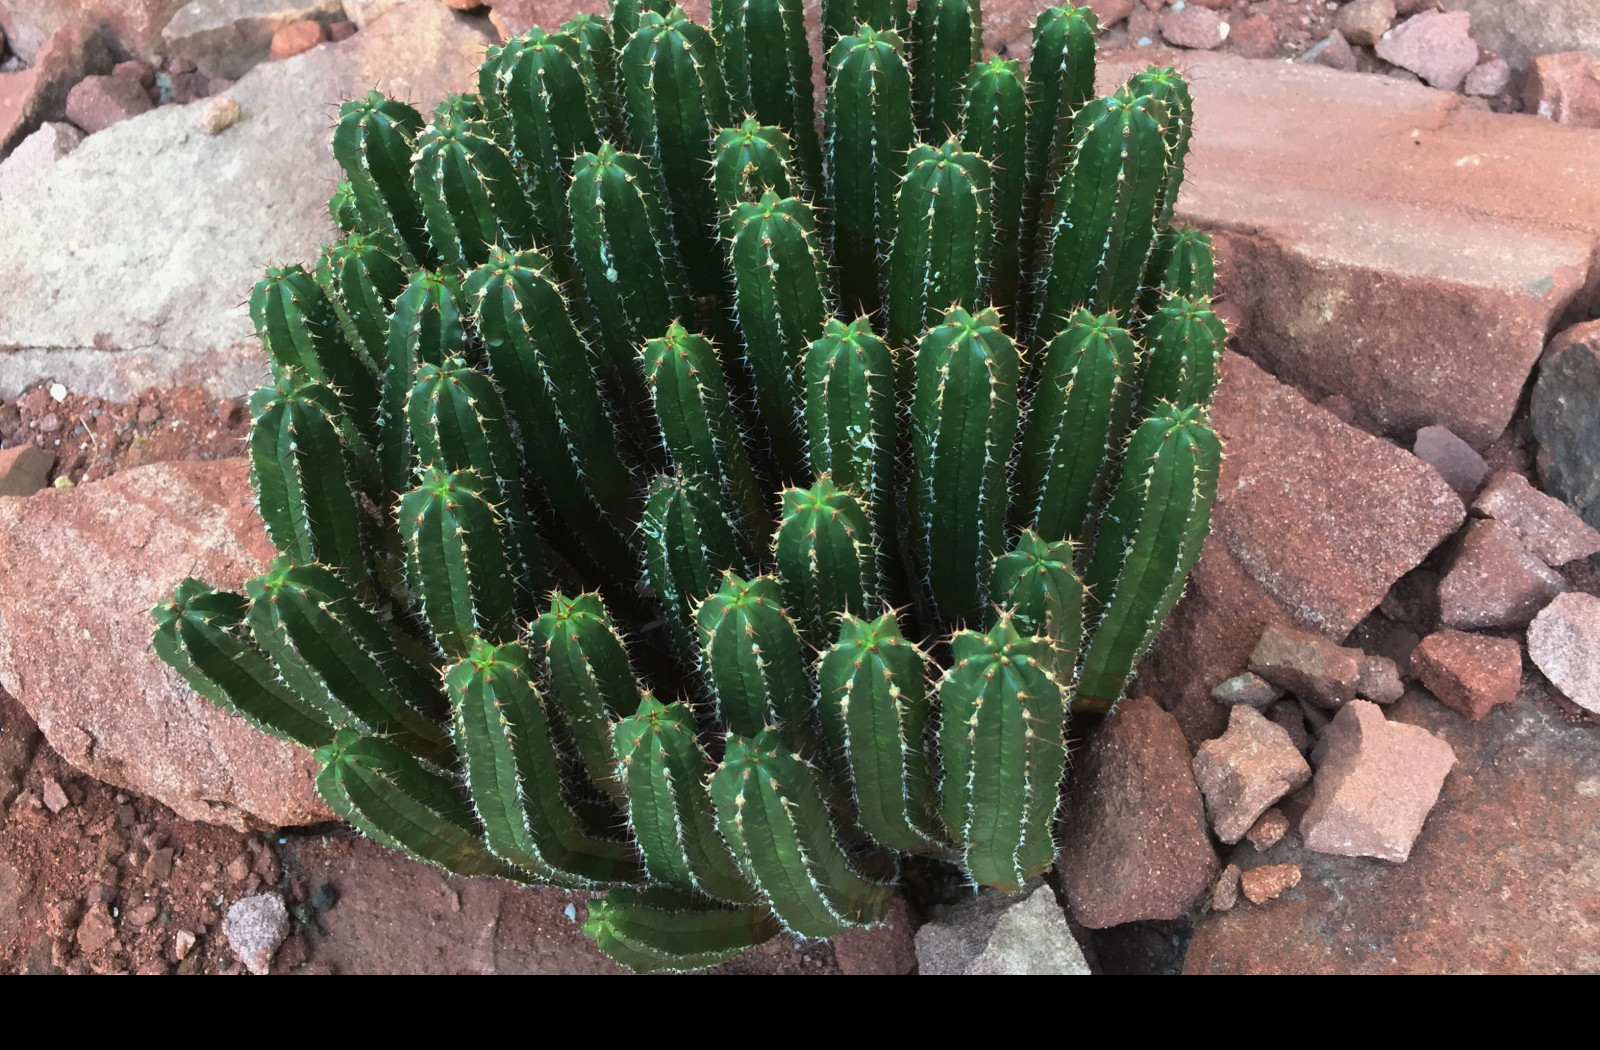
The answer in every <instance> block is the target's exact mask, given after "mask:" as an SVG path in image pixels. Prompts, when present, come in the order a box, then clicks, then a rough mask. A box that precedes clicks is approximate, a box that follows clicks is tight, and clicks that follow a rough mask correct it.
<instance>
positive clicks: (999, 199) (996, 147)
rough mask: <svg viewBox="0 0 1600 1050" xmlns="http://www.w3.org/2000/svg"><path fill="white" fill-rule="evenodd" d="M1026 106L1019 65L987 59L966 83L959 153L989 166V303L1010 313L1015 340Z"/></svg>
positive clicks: (1025, 175)
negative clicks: (985, 160) (985, 161)
mask: <svg viewBox="0 0 1600 1050" xmlns="http://www.w3.org/2000/svg"><path fill="white" fill-rule="evenodd" d="M1027 112H1028V100H1027V94H1026V92H1025V90H1024V88H1023V83H1022V75H1021V73H1020V64H1019V63H1018V62H1017V61H1016V60H1015V59H1009V60H1008V59H1001V58H991V59H989V60H988V61H987V62H983V63H980V64H978V65H975V66H973V67H972V74H971V76H970V77H969V79H968V83H967V95H966V118H965V121H966V125H965V126H966V130H965V132H964V133H963V137H962V141H961V148H962V149H963V150H965V151H966V152H967V153H971V154H976V155H978V156H980V157H986V158H988V160H989V213H990V216H991V218H992V220H993V222H992V225H993V227H994V248H993V250H992V256H991V258H992V261H991V262H990V265H989V297H990V299H991V300H992V301H994V302H996V303H999V304H1002V307H1003V308H1004V309H1005V310H1006V311H1009V312H1008V313H1007V314H1006V315H1005V322H1006V325H1007V331H1010V332H1012V333H1013V334H1015V332H1016V326H1017V323H1018V321H1019V320H1020V317H1019V316H1018V309H1019V307H1018V305H1017V303H1018V296H1019V295H1020V293H1021V289H1022V254H1021V245H1020V243H1019V241H1018V238H1019V236H1020V234H1021V229H1022V215H1023V200H1024V198H1025V197H1026V195H1027V190H1028V172H1027V156H1028V121H1027Z"/></svg>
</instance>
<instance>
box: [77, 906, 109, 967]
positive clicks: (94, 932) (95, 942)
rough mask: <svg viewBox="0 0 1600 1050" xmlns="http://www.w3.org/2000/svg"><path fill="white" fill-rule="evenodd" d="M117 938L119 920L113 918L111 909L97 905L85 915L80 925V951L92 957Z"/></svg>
mask: <svg viewBox="0 0 1600 1050" xmlns="http://www.w3.org/2000/svg"><path fill="white" fill-rule="evenodd" d="M116 936H117V920H115V919H113V918H112V917H111V909H110V908H108V907H107V906H106V905H104V904H96V905H95V906H94V907H92V908H90V909H89V910H88V911H87V912H86V913H84V916H83V919H82V921H80V922H79V923H78V950H79V951H81V952H83V953H84V954H85V955H92V954H94V953H95V952H97V951H99V950H100V949H102V948H104V947H105V946H106V945H108V944H110V943H111V942H112V941H113V940H115V939H116Z"/></svg>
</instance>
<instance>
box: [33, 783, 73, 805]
mask: <svg viewBox="0 0 1600 1050" xmlns="http://www.w3.org/2000/svg"><path fill="white" fill-rule="evenodd" d="M39 795H40V797H41V798H42V799H43V800H44V808H45V809H48V810H49V811H50V812H52V813H60V812H61V811H62V810H64V809H66V808H67V807H68V806H69V805H71V804H72V800H71V799H69V798H67V793H66V792H65V791H63V790H62V789H61V785H60V783H58V782H57V781H56V778H55V777H45V779H44V784H43V785H42V786H41V787H40V788H39Z"/></svg>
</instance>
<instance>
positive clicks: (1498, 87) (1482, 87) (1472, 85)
mask: <svg viewBox="0 0 1600 1050" xmlns="http://www.w3.org/2000/svg"><path fill="white" fill-rule="evenodd" d="M1510 86H1511V64H1510V63H1508V62H1507V61H1506V60H1505V59H1503V58H1491V59H1490V60H1489V61H1487V62H1480V63H1478V64H1477V65H1476V66H1473V67H1472V72H1470V73H1468V74H1467V79H1466V82H1465V83H1463V84H1462V85H1461V90H1462V92H1463V93H1465V94H1468V95H1473V96H1475V97H1477V98H1493V97H1494V96H1496V95H1498V94H1500V93H1502V92H1503V91H1505V89H1506V88H1508V87H1510Z"/></svg>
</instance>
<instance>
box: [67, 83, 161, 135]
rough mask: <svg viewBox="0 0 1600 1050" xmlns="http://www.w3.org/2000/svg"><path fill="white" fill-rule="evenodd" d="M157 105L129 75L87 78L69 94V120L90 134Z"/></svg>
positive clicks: (74, 86) (146, 111) (75, 85)
mask: <svg viewBox="0 0 1600 1050" xmlns="http://www.w3.org/2000/svg"><path fill="white" fill-rule="evenodd" d="M154 108H155V107H154V106H153V105H152V104H151V102H150V96H149V95H148V94H147V93H146V92H145V89H144V88H142V87H140V86H139V82H138V81H137V80H129V79H127V78H126V77H115V76H98V77H84V78H83V79H82V80H80V81H78V82H77V83H76V84H74V85H73V86H72V90H71V92H69V93H68V94H67V119H68V120H70V121H72V122H73V123H74V124H76V125H78V127H80V128H82V129H83V130H84V131H87V132H88V133H89V134H91V135H93V134H94V133H95V132H97V131H104V130H105V129H106V128H109V127H110V126H111V125H113V124H115V123H117V122H118V121H122V120H127V119H128V118H129V117H136V116H138V115H139V114H140V113H148V112H150V110H152V109H154Z"/></svg>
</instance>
